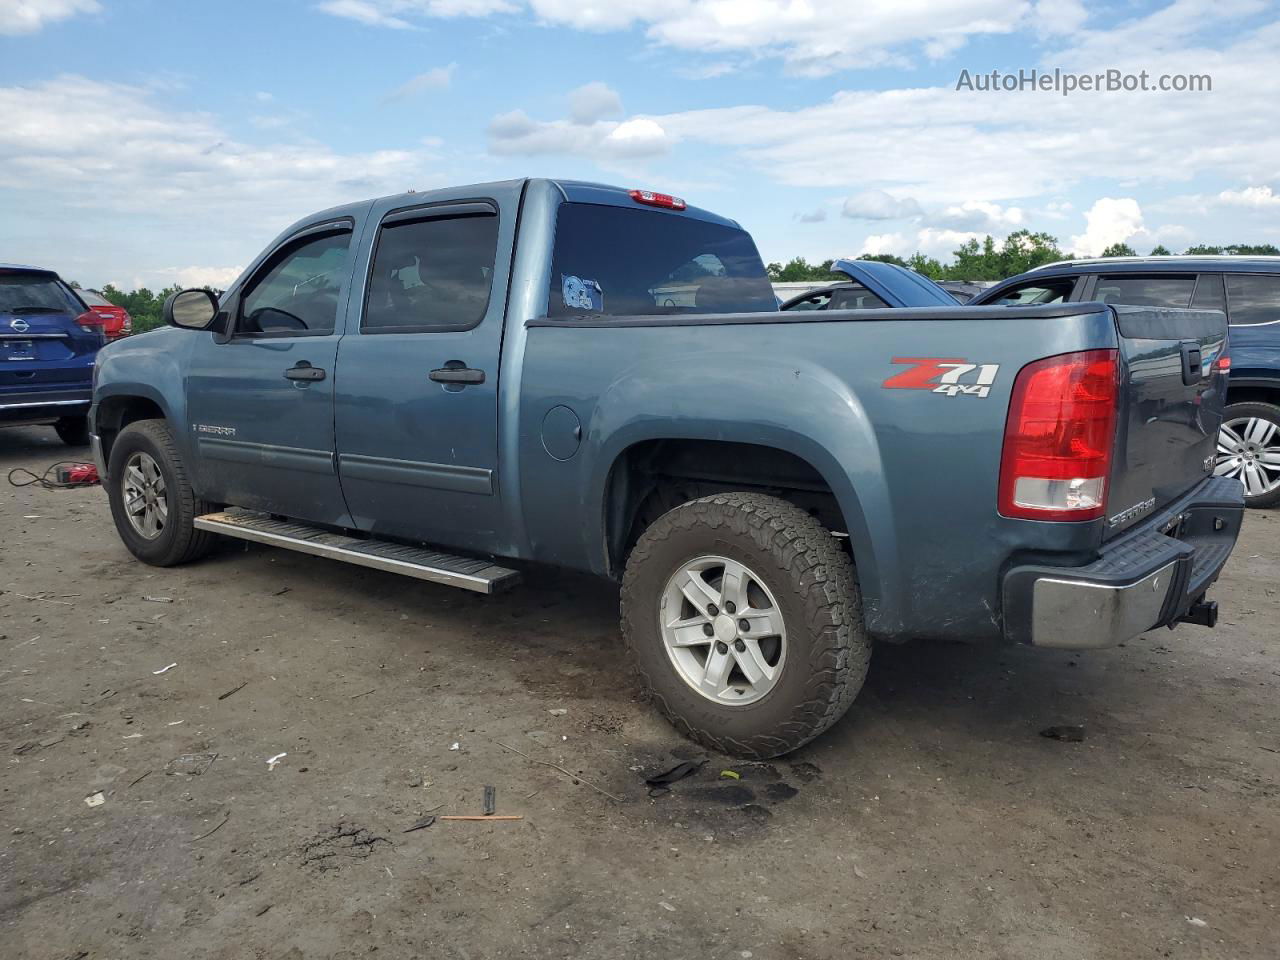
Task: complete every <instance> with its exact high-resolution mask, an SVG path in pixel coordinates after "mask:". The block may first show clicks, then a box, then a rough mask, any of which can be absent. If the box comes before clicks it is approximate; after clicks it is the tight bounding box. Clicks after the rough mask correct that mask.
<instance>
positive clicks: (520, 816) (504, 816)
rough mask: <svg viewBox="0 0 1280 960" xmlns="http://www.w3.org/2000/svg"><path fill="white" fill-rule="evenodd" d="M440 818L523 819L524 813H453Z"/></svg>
mask: <svg viewBox="0 0 1280 960" xmlns="http://www.w3.org/2000/svg"><path fill="white" fill-rule="evenodd" d="M439 819H441V820H523V819H524V814H522V813H516V814H495V815H494V816H482V815H480V814H475V813H471V814H465V815H464V814H455V815H453V816H449V817H440V818H439Z"/></svg>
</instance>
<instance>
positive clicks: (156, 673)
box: [151, 663, 177, 677]
mask: <svg viewBox="0 0 1280 960" xmlns="http://www.w3.org/2000/svg"><path fill="white" fill-rule="evenodd" d="M176 666H177V664H176V663H171V664H169V665H168V666H167V667H161V668H160V669H159V670H152V671H151V674H152V676H156V677H158V676H160V674H162V673H168V672H169V671H170V670H172V669H173V668H174V667H176Z"/></svg>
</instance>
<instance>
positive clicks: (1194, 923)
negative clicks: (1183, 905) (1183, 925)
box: [1187, 917, 1209, 927]
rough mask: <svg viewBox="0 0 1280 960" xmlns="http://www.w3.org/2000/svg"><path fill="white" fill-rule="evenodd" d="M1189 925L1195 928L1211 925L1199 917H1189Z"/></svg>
mask: <svg viewBox="0 0 1280 960" xmlns="http://www.w3.org/2000/svg"><path fill="white" fill-rule="evenodd" d="M1187 923H1189V924H1191V925H1192V926H1193V927H1207V926H1208V925H1209V924H1207V923H1205V922H1204V921H1203V920H1201V919H1200V918H1199V917H1187Z"/></svg>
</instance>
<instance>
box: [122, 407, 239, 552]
mask: <svg viewBox="0 0 1280 960" xmlns="http://www.w3.org/2000/svg"><path fill="white" fill-rule="evenodd" d="M107 472H108V474H109V479H108V480H107V484H106V486H107V499H108V500H110V502H111V517H112V519H113V520H115V524H116V532H117V533H119V534H120V539H121V540H123V541H124V545H125V546H126V547H128V548H129V552H130V553H132V554H133V555H134V556H135V557H137V558H138V559H139V560H141V561H142V562H143V563H149V564H151V565H152V566H156V567H172V566H175V565H176V564H179V563H186V562H187V561H189V560H195V559H198V558H199V557H202V556H204V554H206V553H208V552H209V548H210V547H211V546H212V545H213V542H214V538H215V537H216V534H212V533H207V532H205V531H203V530H197V529H196V528H195V518H196V517H198V516H199V515H200V514H202V513H209V512H210V511H211V510H212V509H213V508H212V506H211V505H209V504H207V503H205V502H204V501H202V500H199V499H197V498H196V495H195V493H194V492H193V491H192V489H191V481H190V480H188V478H187V471H186V468H185V467H184V466H183V463H182V457H181V456H180V455H179V454H178V447H177V444H176V443H174V440H173V434H172V433H171V432H170V430H169V425H168V424H167V423H165V422H164V421H163V420H138V421H136V422H135V423H131V424H129V426H127V427H125V428H124V429H123V430H121V431H120V435H119V436H118V437H116V441H115V443H114V444H112V446H111V463H110V464H109V466H108V470H107Z"/></svg>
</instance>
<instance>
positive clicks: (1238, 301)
mask: <svg viewBox="0 0 1280 960" xmlns="http://www.w3.org/2000/svg"><path fill="white" fill-rule="evenodd" d="M1227 296H1228V297H1229V298H1230V300H1231V322H1232V323H1233V324H1255V323H1274V322H1275V321H1277V320H1280V277H1276V276H1271V275H1270V274H1265V273H1233V274H1229V275H1228V276H1227Z"/></svg>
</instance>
